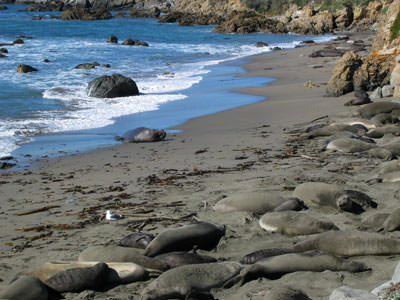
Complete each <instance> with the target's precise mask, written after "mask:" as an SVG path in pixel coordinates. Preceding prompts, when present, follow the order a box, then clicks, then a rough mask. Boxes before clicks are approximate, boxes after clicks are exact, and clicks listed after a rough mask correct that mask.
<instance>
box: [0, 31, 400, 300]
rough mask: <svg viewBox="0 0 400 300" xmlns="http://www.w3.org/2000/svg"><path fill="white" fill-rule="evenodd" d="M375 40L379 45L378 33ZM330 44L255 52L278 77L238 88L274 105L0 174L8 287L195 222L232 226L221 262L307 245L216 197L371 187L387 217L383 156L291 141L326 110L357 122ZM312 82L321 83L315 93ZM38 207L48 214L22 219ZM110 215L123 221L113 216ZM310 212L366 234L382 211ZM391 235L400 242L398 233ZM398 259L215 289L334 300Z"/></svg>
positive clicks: (267, 72)
mask: <svg viewBox="0 0 400 300" xmlns="http://www.w3.org/2000/svg"><path fill="white" fill-rule="evenodd" d="M367 37H368V38H369V42H368V43H371V41H372V40H371V39H372V37H371V35H367ZM359 38H360V37H359V36H355V37H352V39H359ZM362 38H365V36H362ZM342 43H345V42H342ZM322 47H324V45H312V46H307V47H301V48H296V49H291V50H281V51H276V52H274V53H273V54H269V55H263V56H257V57H253V58H252V61H251V62H250V63H248V64H247V65H245V68H246V69H247V70H248V74H245V75H243V76H250V77H251V76H267V77H273V78H276V79H277V80H276V81H274V82H272V83H269V84H268V85H267V86H263V87H258V88H249V89H246V90H241V91H240V92H241V93H250V94H255V95H261V96H265V97H266V98H267V100H265V101H261V102H259V103H256V104H251V105H247V106H244V107H240V108H237V109H233V110H229V111H224V112H221V113H217V114H213V115H208V116H204V117H201V118H196V119H193V120H190V121H189V122H187V123H185V124H183V125H182V126H179V127H177V128H176V129H182V130H183V132H180V133H176V134H170V135H168V136H167V140H166V141H163V142H159V143H146V144H124V145H121V146H117V147H113V148H110V149H106V150H99V151H95V152H90V153H87V154H83V155H78V156H70V157H64V158H59V159H54V160H50V161H43V162H41V163H40V164H39V166H38V167H35V168H33V169H31V170H25V171H18V172H13V171H10V172H8V173H4V174H0V216H1V219H0V258H1V261H0V289H2V288H3V287H4V286H6V284H7V283H8V282H9V281H10V280H11V279H12V278H13V277H14V276H15V275H16V274H17V273H18V272H21V271H23V270H27V269H32V268H35V267H37V266H39V265H40V264H42V263H44V262H47V261H52V260H76V259H77V257H78V255H79V253H80V252H81V251H82V250H84V249H85V248H86V247H88V246H89V245H104V244H109V243H113V242H117V241H118V240H119V239H121V238H122V237H124V236H125V235H127V234H129V233H132V232H135V231H138V230H142V231H145V232H151V233H159V232H161V231H163V230H164V229H166V228H171V227H176V226H179V225H183V224H188V223H191V222H193V221H196V220H203V221H211V222H215V223H218V224H225V225H226V226H227V233H226V236H225V237H224V238H223V239H222V241H221V242H220V244H219V245H218V247H217V249H216V250H215V251H212V252H210V253H209V255H211V256H214V257H216V258H218V259H223V260H235V261H239V260H240V258H241V257H242V256H243V255H245V254H247V253H250V252H252V251H255V250H258V249H262V248H268V247H292V246H293V244H294V243H295V242H297V241H300V240H303V239H304V238H305V237H304V236H298V237H287V236H285V235H281V234H271V233H267V232H265V231H263V229H261V228H260V226H259V225H258V218H257V217H255V216H252V215H249V214H247V213H239V212H238V213H230V214H219V213H216V212H215V211H213V209H212V206H213V205H214V204H215V203H216V202H217V201H218V200H220V199H222V198H223V197H225V196H229V195H233V194H236V193H239V192H241V193H243V192H252V191H278V192H280V193H282V195H288V196H289V195H291V193H292V190H293V188H294V187H296V185H298V184H300V183H302V182H307V181H324V182H328V183H339V184H343V185H345V186H346V187H347V188H354V189H358V190H361V191H364V192H366V193H367V194H368V195H370V196H371V197H372V198H373V199H374V200H375V201H377V202H379V203H380V204H379V205H380V206H379V209H380V210H381V211H384V212H388V211H390V210H391V207H392V205H395V204H394V203H396V199H395V194H396V191H397V190H396V187H395V184H391V185H389V184H377V185H373V186H371V185H368V184H366V180H367V179H369V178H370V177H371V176H372V174H373V173H374V167H376V166H377V165H378V164H379V163H380V161H379V160H378V159H366V158H361V159H360V158H356V157H352V156H348V155H347V156H329V155H326V154H324V153H321V152H320V148H319V146H320V145H315V144H313V145H312V146H308V145H302V144H301V143H300V144H299V143H296V144H292V143H291V142H290V139H291V138H293V134H292V132H293V130H295V129H296V128H302V125H301V124H306V123H307V122H310V121H312V120H314V119H317V118H320V117H323V116H326V115H329V116H342V115H349V114H350V113H351V110H353V108H349V107H345V106H343V103H344V102H345V101H347V100H349V99H351V98H352V95H350V94H349V95H345V96H343V97H339V98H328V97H324V94H325V86H326V83H327V82H328V80H329V78H330V74H331V71H332V69H333V67H334V65H335V63H336V62H337V60H338V58H337V57H333V58H330V57H323V58H310V57H309V54H311V53H312V52H313V51H315V50H318V49H321V48H322ZM307 81H311V82H312V83H313V84H314V85H315V87H313V88H309V87H305V86H304V83H305V82H307ZM299 124H300V125H299ZM382 199H385V202H384V203H382V202H381V201H380V200H382ZM35 209H39V210H43V211H41V212H36V213H31V214H25V215H20V216H18V215H17V214H23V213H26V212H31V211H32V210H35ZM107 209H112V210H113V211H116V212H118V213H121V214H123V215H125V218H124V219H122V220H119V221H107V220H105V219H104V216H105V212H106V210H107ZM311 213H312V214H313V215H315V216H316V217H320V218H328V219H329V220H331V221H333V222H334V223H335V224H336V225H337V226H338V227H339V228H340V229H356V228H358V226H359V225H360V223H361V221H362V220H364V219H365V218H366V217H367V216H369V215H370V214H373V213H375V212H369V211H367V212H366V213H364V214H363V215H353V214H350V213H344V212H337V211H334V212H330V213H329V214H327V213H326V212H324V211H320V210H312V211H311ZM58 225H60V226H58ZM30 229H36V230H30ZM389 235H390V236H395V237H398V236H399V234H398V233H396V232H394V233H390V234H389ZM398 259H399V258H398V257H397V256H386V257H381V256H365V257H356V258H354V260H356V261H360V262H364V263H366V264H367V265H368V266H369V267H371V269H372V270H371V271H368V272H363V273H356V274H352V273H349V272H332V271H325V272H322V273H313V272H296V273H292V274H289V275H286V276H284V277H282V278H281V279H278V280H268V279H262V280H257V281H252V282H250V283H248V284H246V285H244V286H242V287H238V286H235V287H233V288H231V289H226V290H217V291H215V292H214V293H213V294H214V296H215V297H216V298H219V299H246V297H247V298H250V297H251V299H262V290H263V289H266V288H268V287H271V286H274V285H290V286H293V287H296V288H300V289H302V290H304V292H306V293H307V294H308V296H309V297H310V298H311V299H314V300H318V299H327V298H328V296H329V295H330V293H331V292H332V290H333V289H334V288H336V287H339V286H342V285H348V286H351V287H354V288H361V289H367V290H372V289H373V288H374V287H376V286H377V285H379V284H380V283H382V282H384V281H386V280H389V279H390V277H391V275H392V273H393V270H394V267H395V263H396V262H397V261H398ZM147 284H148V282H139V283H133V284H129V285H124V286H119V287H116V288H114V289H112V290H110V291H107V292H104V293H100V292H95V293H94V294H95V295H96V299H110V297H112V299H131V298H129V297H130V296H133V297H134V299H136V297H137V295H139V294H140V292H141V290H142V289H143V287H144V286H146V285H147ZM260 290H261V292H260ZM74 297H77V295H76V294H67V295H66V298H67V299H74ZM82 297H83V295H82ZM77 299H78V298H77ZM79 299H80V298H79ZM82 299H86V298H82ZM88 299H89V298H88Z"/></svg>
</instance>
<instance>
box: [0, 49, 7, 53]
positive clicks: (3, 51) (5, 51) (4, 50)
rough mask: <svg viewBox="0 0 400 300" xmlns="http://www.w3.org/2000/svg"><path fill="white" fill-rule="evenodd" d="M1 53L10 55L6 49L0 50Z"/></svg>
mask: <svg viewBox="0 0 400 300" xmlns="http://www.w3.org/2000/svg"><path fill="white" fill-rule="evenodd" d="M0 53H8V50H7V49H6V48H0Z"/></svg>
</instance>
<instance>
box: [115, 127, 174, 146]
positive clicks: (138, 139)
mask: <svg viewBox="0 0 400 300" xmlns="http://www.w3.org/2000/svg"><path fill="white" fill-rule="evenodd" d="M166 136H167V133H166V132H165V131H164V130H159V129H149V128H145V127H139V128H136V129H134V130H129V131H127V132H125V133H124V135H123V136H122V137H116V139H117V140H119V141H124V142H127V143H142V142H158V141H162V140H163V139H165V137H166Z"/></svg>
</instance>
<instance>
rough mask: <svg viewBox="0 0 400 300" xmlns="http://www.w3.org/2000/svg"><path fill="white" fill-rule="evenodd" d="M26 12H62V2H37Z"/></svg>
mask: <svg viewBox="0 0 400 300" xmlns="http://www.w3.org/2000/svg"><path fill="white" fill-rule="evenodd" d="M25 10H26V11H37V12H40V11H63V10H64V2H62V1H50V2H43V3H42V2H39V3H33V4H32V5H30V6H29V7H28V8H26V9H25Z"/></svg>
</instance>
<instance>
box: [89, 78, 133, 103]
mask: <svg viewBox="0 0 400 300" xmlns="http://www.w3.org/2000/svg"><path fill="white" fill-rule="evenodd" d="M87 93H88V96H90V97H97V98H115V97H127V96H136V95H139V90H138V87H137V85H136V83H135V82H134V81H133V80H132V79H131V78H129V77H125V76H122V75H120V74H113V75H111V76H101V77H98V78H95V79H93V80H92V81H90V82H89V84H88V87H87Z"/></svg>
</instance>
